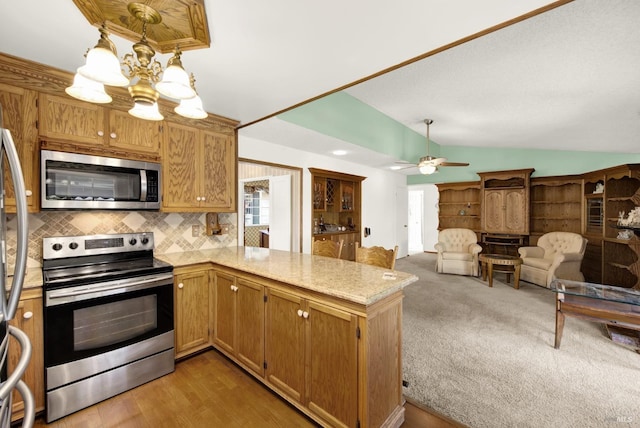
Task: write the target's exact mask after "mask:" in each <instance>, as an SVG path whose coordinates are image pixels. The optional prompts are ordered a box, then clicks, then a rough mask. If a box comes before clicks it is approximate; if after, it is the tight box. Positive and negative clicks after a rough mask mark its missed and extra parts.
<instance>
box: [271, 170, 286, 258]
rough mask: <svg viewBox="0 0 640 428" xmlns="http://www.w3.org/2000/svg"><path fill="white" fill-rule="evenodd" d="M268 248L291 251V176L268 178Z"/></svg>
mask: <svg viewBox="0 0 640 428" xmlns="http://www.w3.org/2000/svg"><path fill="white" fill-rule="evenodd" d="M269 199H270V201H269V205H270V206H269V248H270V249H272V250H284V251H291V176H290V175H279V176H274V177H270V178H269Z"/></svg>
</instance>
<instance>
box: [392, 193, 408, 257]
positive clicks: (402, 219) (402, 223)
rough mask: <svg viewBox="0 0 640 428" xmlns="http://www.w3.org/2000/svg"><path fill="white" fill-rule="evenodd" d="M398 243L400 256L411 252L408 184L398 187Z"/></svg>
mask: <svg viewBox="0 0 640 428" xmlns="http://www.w3.org/2000/svg"><path fill="white" fill-rule="evenodd" d="M395 223H396V245H398V255H397V257H398V258H402V257H406V256H407V255H408V254H409V229H408V224H409V190H408V189H407V187H406V186H398V187H397V188H396V222H395Z"/></svg>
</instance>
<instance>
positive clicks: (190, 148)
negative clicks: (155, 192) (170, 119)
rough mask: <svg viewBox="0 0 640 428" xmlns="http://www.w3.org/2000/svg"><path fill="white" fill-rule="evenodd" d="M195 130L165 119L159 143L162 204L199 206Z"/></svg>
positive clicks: (183, 206)
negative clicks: (160, 146)
mask: <svg viewBox="0 0 640 428" xmlns="http://www.w3.org/2000/svg"><path fill="white" fill-rule="evenodd" d="M198 137H199V131H198V130H197V129H194V128H192V127H189V126H184V125H179V124H175V123H167V124H166V126H165V132H164V144H163V145H162V189H163V191H162V193H163V194H162V208H163V209H167V210H168V211H171V209H189V208H197V207H198V206H199V198H200V196H199V188H200V183H199V174H198V172H197V171H198V169H197V168H196V165H197V160H198V158H199V155H198V154H199V153H200V152H199V149H198V145H199V138H198Z"/></svg>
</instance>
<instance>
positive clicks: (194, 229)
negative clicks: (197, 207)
mask: <svg viewBox="0 0 640 428" xmlns="http://www.w3.org/2000/svg"><path fill="white" fill-rule="evenodd" d="M191 236H193V237H194V238H197V237H198V236H200V225H199V224H194V225H192V226H191Z"/></svg>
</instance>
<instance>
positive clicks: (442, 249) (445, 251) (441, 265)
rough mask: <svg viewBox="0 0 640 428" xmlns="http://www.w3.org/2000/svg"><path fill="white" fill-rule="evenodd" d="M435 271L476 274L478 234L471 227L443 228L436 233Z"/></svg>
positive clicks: (477, 269) (478, 247)
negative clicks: (436, 253) (436, 256)
mask: <svg viewBox="0 0 640 428" xmlns="http://www.w3.org/2000/svg"><path fill="white" fill-rule="evenodd" d="M435 249H436V250H437V251H438V260H437V262H436V272H439V273H453V274H456V275H472V276H478V275H479V273H480V269H479V266H478V254H479V253H480V252H481V251H482V247H481V246H480V245H478V236H477V235H476V233H475V232H474V231H473V230H471V229H459V228H452V229H444V230H441V231H440V232H439V233H438V243H437V244H436V245H435Z"/></svg>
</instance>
